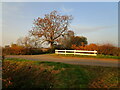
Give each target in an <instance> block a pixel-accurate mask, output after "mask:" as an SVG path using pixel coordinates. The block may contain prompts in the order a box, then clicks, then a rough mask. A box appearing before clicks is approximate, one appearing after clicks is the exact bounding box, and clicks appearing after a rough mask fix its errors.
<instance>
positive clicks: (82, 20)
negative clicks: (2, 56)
mask: <svg viewBox="0 0 120 90" xmlns="http://www.w3.org/2000/svg"><path fill="white" fill-rule="evenodd" d="M53 10H57V11H58V12H59V13H60V14H61V15H72V16H73V20H72V21H71V23H70V26H69V27H70V29H71V30H73V31H74V32H75V35H77V36H85V37H87V40H88V43H89V44H90V43H96V44H105V43H110V44H113V45H115V46H117V45H118V3H117V2H3V3H2V43H0V44H2V45H3V46H4V45H9V44H11V43H15V42H16V40H17V39H18V38H20V37H24V36H27V35H28V32H29V31H30V30H31V28H32V26H33V21H34V19H36V18H38V17H44V15H45V14H48V13H50V12H51V11H53ZM0 27H1V26H0ZM0 34H1V33H0Z"/></svg>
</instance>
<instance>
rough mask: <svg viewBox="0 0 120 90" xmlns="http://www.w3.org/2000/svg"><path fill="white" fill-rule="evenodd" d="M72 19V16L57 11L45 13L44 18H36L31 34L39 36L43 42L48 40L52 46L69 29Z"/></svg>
mask: <svg viewBox="0 0 120 90" xmlns="http://www.w3.org/2000/svg"><path fill="white" fill-rule="evenodd" d="M71 20H72V16H67V15H63V16H61V15H59V14H58V12H57V11H52V12H51V13H50V14H45V17H44V18H40V17H38V18H37V19H36V20H34V23H33V24H34V27H33V29H32V30H31V31H30V34H31V35H32V36H37V37H39V38H40V39H41V43H44V42H48V43H49V44H50V47H51V48H52V47H53V45H54V44H55V43H57V42H58V39H59V38H60V37H61V36H64V35H65V33H66V32H67V31H68V25H69V23H70V21H71Z"/></svg>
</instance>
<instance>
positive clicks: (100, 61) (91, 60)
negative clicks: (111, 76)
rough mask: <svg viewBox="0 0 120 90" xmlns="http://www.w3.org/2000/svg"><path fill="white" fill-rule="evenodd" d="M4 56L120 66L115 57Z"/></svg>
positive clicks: (8, 56)
mask: <svg viewBox="0 0 120 90" xmlns="http://www.w3.org/2000/svg"><path fill="white" fill-rule="evenodd" d="M6 58H22V59H28V60H34V61H52V62H62V63H68V64H77V65H91V66H106V67H120V65H118V64H120V62H118V60H117V59H98V58H80V57H63V56H55V55H49V54H46V55H45V54H44V55H7V56H6Z"/></svg>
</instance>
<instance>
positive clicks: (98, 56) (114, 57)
mask: <svg viewBox="0 0 120 90" xmlns="http://www.w3.org/2000/svg"><path fill="white" fill-rule="evenodd" d="M51 55H53V56H65V57H81V58H108V59H120V57H119V56H111V55H100V54H98V55H97V56H86V55H68V54H67V55H63V54H59V55H57V54H51Z"/></svg>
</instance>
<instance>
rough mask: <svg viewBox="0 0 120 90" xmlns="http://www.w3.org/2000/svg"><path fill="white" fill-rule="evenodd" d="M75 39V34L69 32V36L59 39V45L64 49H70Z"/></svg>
mask: <svg viewBox="0 0 120 90" xmlns="http://www.w3.org/2000/svg"><path fill="white" fill-rule="evenodd" d="M73 37H74V32H73V31H71V30H69V31H68V32H67V34H66V35H65V36H64V37H62V38H60V39H59V45H61V47H62V48H66V49H69V48H71V44H72V41H71V40H72V38H73Z"/></svg>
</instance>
